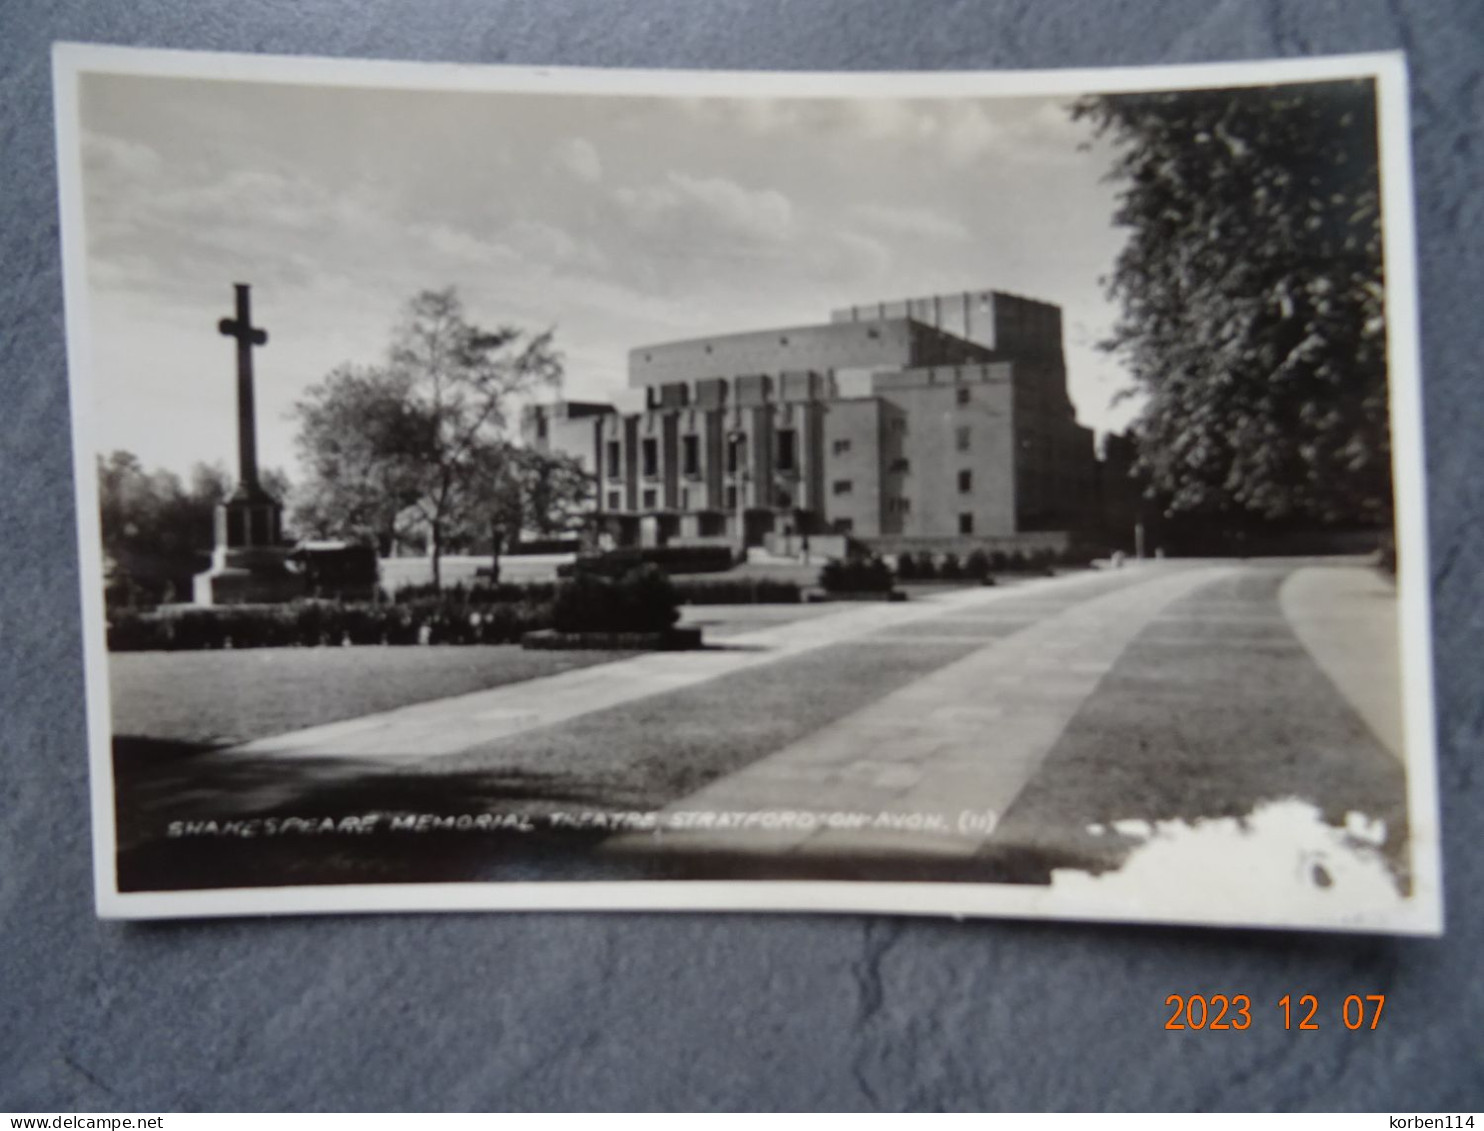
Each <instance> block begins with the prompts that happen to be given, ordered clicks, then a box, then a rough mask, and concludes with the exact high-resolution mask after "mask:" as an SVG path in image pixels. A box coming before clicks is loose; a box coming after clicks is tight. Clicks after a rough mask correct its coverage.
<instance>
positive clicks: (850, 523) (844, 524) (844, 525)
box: [834, 518, 855, 534]
mask: <svg viewBox="0 0 1484 1131" xmlns="http://www.w3.org/2000/svg"><path fill="white" fill-rule="evenodd" d="M834 526H835V533H836V534H849V533H850V532H851V531H852V530H854V529H855V519H853V518H837V519H835V522H834Z"/></svg>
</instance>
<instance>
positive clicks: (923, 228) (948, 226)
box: [850, 204, 969, 240]
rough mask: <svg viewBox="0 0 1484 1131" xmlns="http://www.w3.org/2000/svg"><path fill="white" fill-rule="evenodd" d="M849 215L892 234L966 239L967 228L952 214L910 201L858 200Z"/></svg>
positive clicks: (878, 229) (871, 226)
mask: <svg viewBox="0 0 1484 1131" xmlns="http://www.w3.org/2000/svg"><path fill="white" fill-rule="evenodd" d="M850 216H851V217H852V218H853V219H855V220H857V221H859V222H860V223H861V224H863V225H864V226H866V227H868V228H872V229H874V230H876V231H878V232H882V233H884V234H887V235H895V236H910V237H913V238H918V239H951V240H957V239H967V238H968V236H969V230H968V229H967V228H965V227H964V226H963V224H961V223H959V221H957V220H954V219H952V218H951V217H948V216H945V215H943V213H941V212H938V211H934V210H933V209H931V208H918V207H914V206H911V205H890V204H857V205H855V206H854V207H853V208H851V210H850Z"/></svg>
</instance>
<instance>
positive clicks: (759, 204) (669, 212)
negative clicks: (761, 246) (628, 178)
mask: <svg viewBox="0 0 1484 1131" xmlns="http://www.w3.org/2000/svg"><path fill="white" fill-rule="evenodd" d="M614 199H615V200H616V201H617V202H618V203H619V204H620V205H621V206H622V207H623V208H624V209H625V210H626V211H627V212H628V213H629V214H630V216H631V217H632V219H633V220H635V221H636V222H637V223H638V224H639V225H641V226H645V227H648V228H651V229H662V230H664V231H665V232H666V234H672V235H675V236H677V237H679V236H685V235H704V234H706V233H710V234H712V235H713V236H717V235H719V236H731V237H742V238H745V239H748V240H761V241H766V242H775V241H779V240H783V239H786V238H787V237H788V235H789V234H790V232H791V231H792V228H793V221H794V208H793V204H792V202H791V201H790V200H789V199H788V197H786V196H784V195H783V194H782V193H781V192H779V191H778V190H777V189H750V188H746V187H744V186H742V185H739V184H738V183H737V182H736V181H733V180H729V179H727V178H726V177H695V176H690V175H689V174H686V173H677V172H671V173H668V174H667V175H666V177H665V179H664V181H662V182H661V183H659V184H657V185H651V186H648V187H645V188H639V189H620V190H618V191H617V192H616V193H615V194H614Z"/></svg>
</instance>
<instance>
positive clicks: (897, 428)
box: [891, 416, 907, 436]
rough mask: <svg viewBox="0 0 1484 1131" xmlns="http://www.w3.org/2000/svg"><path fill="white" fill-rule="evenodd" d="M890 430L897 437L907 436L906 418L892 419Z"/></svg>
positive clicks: (895, 417) (897, 417)
mask: <svg viewBox="0 0 1484 1131" xmlns="http://www.w3.org/2000/svg"><path fill="white" fill-rule="evenodd" d="M891 430H892V431H893V432H895V433H896V434H897V435H898V436H905V435H906V434H907V418H906V417H905V416H894V417H892V421H891Z"/></svg>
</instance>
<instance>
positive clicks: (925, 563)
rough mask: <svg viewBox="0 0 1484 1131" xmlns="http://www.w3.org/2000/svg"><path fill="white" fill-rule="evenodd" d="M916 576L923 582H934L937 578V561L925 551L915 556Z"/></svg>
mask: <svg viewBox="0 0 1484 1131" xmlns="http://www.w3.org/2000/svg"><path fill="white" fill-rule="evenodd" d="M917 576H918V577H920V578H921V579H922V580H923V581H936V580H937V578H938V562H937V559H935V558H934V557H933V555H932V554H930V553H928V552H927V551H926V550H923V551H922V552H921V553H920V554H918V555H917Z"/></svg>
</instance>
